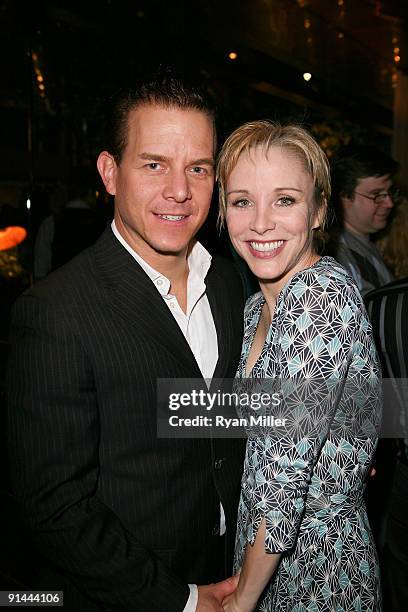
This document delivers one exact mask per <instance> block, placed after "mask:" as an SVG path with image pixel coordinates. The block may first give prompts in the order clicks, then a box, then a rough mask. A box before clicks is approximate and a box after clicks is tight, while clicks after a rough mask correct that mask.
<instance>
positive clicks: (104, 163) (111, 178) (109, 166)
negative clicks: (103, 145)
mask: <svg viewBox="0 0 408 612" xmlns="http://www.w3.org/2000/svg"><path fill="white" fill-rule="evenodd" d="M96 166H97V168H98V172H99V174H100V175H101V179H102V180H103V184H104V185H105V189H106V191H107V192H108V193H109V194H110V195H116V173H117V169H118V167H117V165H116V162H115V159H114V157H113V155H111V154H110V153H108V152H107V151H102V153H100V154H99V156H98V160H97V162H96Z"/></svg>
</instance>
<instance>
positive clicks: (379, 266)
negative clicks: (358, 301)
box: [330, 145, 398, 295]
mask: <svg viewBox="0 0 408 612" xmlns="http://www.w3.org/2000/svg"><path fill="white" fill-rule="evenodd" d="M397 168H398V164H397V163H396V162H395V161H394V160H393V159H392V158H390V157H389V156H388V155H386V154H385V153H382V152H381V151H379V150H377V149H375V148H374V147H372V146H365V145H348V146H346V147H343V148H342V149H340V150H339V152H338V153H337V155H336V157H335V158H334V159H333V161H332V187H333V202H334V204H335V206H336V216H337V227H336V229H335V231H334V232H333V238H332V244H331V247H330V253H331V254H333V255H334V257H335V258H336V259H337V261H338V262H339V263H341V264H342V265H343V266H344V267H345V268H346V269H347V270H348V271H349V272H350V274H351V275H352V277H353V278H354V281H355V283H356V285H357V287H358V288H359V290H360V292H361V293H362V295H364V294H366V293H367V292H368V291H371V290H372V289H377V288H378V287H381V286H383V285H385V284H386V283H389V282H390V281H391V280H393V276H392V274H391V272H390V271H389V270H388V268H387V266H386V265H385V263H384V261H383V259H382V257H381V254H380V252H379V250H378V248H377V247H376V245H375V243H374V242H373V239H372V238H373V236H374V235H375V234H376V233H377V232H379V231H380V230H383V229H384V228H385V227H386V225H387V222H388V217H389V214H390V212H391V210H392V208H393V206H394V198H395V196H396V192H395V190H393V176H394V174H395V172H396V171H397Z"/></svg>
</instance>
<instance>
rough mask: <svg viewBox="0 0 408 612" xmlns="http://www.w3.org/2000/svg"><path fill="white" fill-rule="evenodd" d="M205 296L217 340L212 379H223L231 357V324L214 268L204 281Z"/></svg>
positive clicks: (219, 279) (219, 281)
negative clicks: (205, 287)
mask: <svg viewBox="0 0 408 612" xmlns="http://www.w3.org/2000/svg"><path fill="white" fill-rule="evenodd" d="M206 285H207V296H208V301H209V303H210V307H211V312H212V315H213V318H214V323H215V328H216V330H217V339H218V361H217V365H216V368H215V372H214V378H223V377H224V376H225V375H226V373H227V370H228V366H229V364H230V360H231V355H232V345H233V324H232V317H231V304H230V302H229V300H227V299H226V295H225V285H224V281H223V279H222V278H221V276H220V275H219V274H218V273H217V271H216V270H215V269H214V267H211V268H210V271H209V273H208V275H207V279H206Z"/></svg>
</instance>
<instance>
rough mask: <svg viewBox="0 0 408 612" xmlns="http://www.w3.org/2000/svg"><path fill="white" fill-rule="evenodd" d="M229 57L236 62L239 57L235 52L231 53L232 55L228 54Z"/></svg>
mask: <svg viewBox="0 0 408 612" xmlns="http://www.w3.org/2000/svg"><path fill="white" fill-rule="evenodd" d="M228 57H229V58H230V60H236V59H237V57H238V53H235V51H231V53H228Z"/></svg>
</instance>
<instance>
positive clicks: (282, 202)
mask: <svg viewBox="0 0 408 612" xmlns="http://www.w3.org/2000/svg"><path fill="white" fill-rule="evenodd" d="M294 202H295V200H294V198H291V197H289V196H281V197H280V198H279V200H278V203H279V206H290V205H291V204H294Z"/></svg>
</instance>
